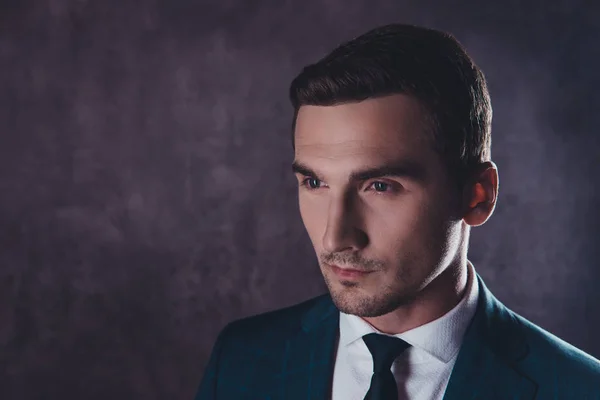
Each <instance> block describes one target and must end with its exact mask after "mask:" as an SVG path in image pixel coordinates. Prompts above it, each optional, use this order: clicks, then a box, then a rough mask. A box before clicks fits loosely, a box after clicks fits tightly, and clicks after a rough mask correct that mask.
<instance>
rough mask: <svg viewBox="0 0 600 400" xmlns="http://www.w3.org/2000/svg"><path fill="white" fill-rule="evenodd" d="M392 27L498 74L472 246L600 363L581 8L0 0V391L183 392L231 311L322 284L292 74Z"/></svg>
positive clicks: (590, 125) (592, 53)
mask: <svg viewBox="0 0 600 400" xmlns="http://www.w3.org/2000/svg"><path fill="white" fill-rule="evenodd" d="M471 3H472V4H471ZM481 3H484V4H486V5H485V6H483V5H481ZM393 21H404V22H411V23H417V24H423V25H426V26H430V27H435V28H440V29H445V30H449V31H451V32H453V33H454V34H455V35H456V36H457V38H458V39H459V40H460V41H462V42H463V44H464V45H465V46H466V47H467V49H468V50H469V52H470V53H471V54H472V56H473V57H474V59H475V60H476V62H477V63H478V64H479V65H480V66H481V67H482V68H483V70H484V71H485V73H486V75H487V77H488V80H489V84H490V90H491V94H492V102H493V105H494V125H493V159H494V161H495V162H496V163H497V165H498V167H499V172H500V194H499V203H498V206H497V208H496V211H495V214H494V215H493V217H492V219H491V220H490V221H489V222H488V223H487V224H486V225H484V226H482V227H479V228H475V229H474V230H473V231H472V238H471V247H470V251H469V258H470V259H471V260H472V261H473V263H474V264H475V266H476V268H477V269H478V271H479V272H480V274H481V275H482V276H483V277H484V279H486V281H487V283H488V285H489V287H490V288H491V289H492V290H493V291H494V292H495V293H496V295H497V296H498V297H499V298H500V299H501V300H503V301H504V302H505V303H506V304H507V305H509V306H511V307H512V308H514V309H515V310H516V311H518V312H520V313H521V314H522V315H524V316H525V317H527V318H529V319H531V320H533V321H534V322H536V323H538V324H540V325H541V326H543V327H545V328H546V329H549V330H550V331H552V332H554V333H555V334H557V335H559V336H561V337H563V338H565V339H566V340H568V341H570V342H572V343H573V344H575V345H577V346H579V347H581V348H583V349H584V350H586V351H588V352H590V353H591V354H593V355H595V356H596V357H600V344H599V342H598V340H597V338H598V337H600V294H599V291H598V289H597V282H598V280H599V279H600V268H599V265H598V256H600V250H599V248H600V239H599V235H600V211H599V206H600V191H599V189H598V187H597V184H598V183H597V182H598V175H599V174H600V139H599V135H598V129H597V127H598V125H599V124H600V113H598V108H599V107H600V94H599V91H598V88H599V86H600V74H599V73H598V71H600V47H599V46H598V44H597V43H598V41H599V40H600V27H599V21H600V13H599V10H598V6H596V5H594V2H592V1H589V2H584V1H573V0H571V1H567V0H565V1H553V2H552V1H529V2H524V1H523V2H520V1H515V0H512V1H502V2H497V1H494V2H491V1H487V2H479V1H475V0H473V1H472V2H449V1H446V0H439V1H433V0H429V1H420V2H409V1H392V0H387V1H373V0H362V1H343V0H329V1H325V0H322V1H271V2H255V1H242V0H239V1H232V0H228V1H224V0H221V1H213V2H202V1H199V0H198V1H191V0H185V1H184V0H147V1H142V2H134V1H129V0H128V1H124V0H110V1H109V0H106V1H94V2H92V1H87V0H46V1H44V0H38V1H33V0H30V1H23V0H8V1H7V0H3V1H2V2H0V398H2V399H65V400H66V399H83V398H85V399H88V400H95V399H108V398H110V399H149V400H152V399H190V398H191V397H192V396H193V393H194V392H195V390H196V387H197V385H198V383H199V380H200V377H201V375H202V372H203V369H204V366H205V364H206V361H207V357H208V354H209V352H210V349H211V347H212V344H213V341H214V339H215V337H216V334H217V332H218V331H219V330H220V329H221V328H222V327H223V326H224V325H225V324H226V323H227V322H228V321H230V320H232V319H235V318H238V317H242V316H247V315H250V314H254V313H258V312H262V311H267V310H270V309H274V308H279V307H283V306H287V305H291V304H293V303H295V302H299V301H302V300H304V299H307V298H309V297H311V296H314V295H317V294H319V293H322V292H324V291H325V290H326V288H325V286H324V284H323V283H322V278H321V275H320V273H319V271H318V268H317V265H316V258H315V255H314V253H313V250H312V247H311V245H310V242H309V240H308V236H307V235H306V233H305V232H304V228H303V226H302V222H301V220H300V217H299V214H298V211H297V198H296V188H295V178H294V177H293V175H292V174H291V170H290V163H291V161H292V156H293V153H292V149H291V145H290V137H289V124H290V118H291V115H292V110H291V108H290V106H289V104H288V100H287V89H288V85H289V83H290V81H291V79H292V78H293V77H294V76H295V74H296V73H297V72H299V70H300V69H301V67H302V66H303V65H304V64H306V63H308V62H310V61H313V60H316V59H317V58H319V57H321V56H322V55H324V54H325V52H327V51H328V50H330V49H331V48H332V47H333V46H335V45H336V44H338V43H339V42H341V41H343V40H346V39H349V38H350V37H353V36H355V35H358V34H360V33H362V32H364V31H365V30H367V29H369V28H371V27H374V26H376V25H379V24H383V23H388V22H393Z"/></svg>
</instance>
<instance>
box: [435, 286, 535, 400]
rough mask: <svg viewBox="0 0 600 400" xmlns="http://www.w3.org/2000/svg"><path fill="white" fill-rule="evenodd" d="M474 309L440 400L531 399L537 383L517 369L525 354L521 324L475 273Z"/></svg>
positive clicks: (526, 351) (526, 347)
mask: <svg viewBox="0 0 600 400" xmlns="http://www.w3.org/2000/svg"><path fill="white" fill-rule="evenodd" d="M477 277H478V282H479V288H480V290H479V302H478V305H477V312H476V313H475V317H474V318H473V321H472V322H471V325H470V326H469V329H468V330H467V332H466V334H465V338H464V341H463V345H462V346H461V349H460V352H459V354H458V359H457V360H456V364H455V366H454V369H453V371H452V375H451V376H450V381H449V383H448V387H447V389H446V393H445V395H444V400H475V399H486V400H488V399H515V400H517V399H519V400H530V399H533V398H534V396H535V393H536V390H537V384H536V383H535V382H533V381H531V380H530V379H529V378H528V377H527V376H525V375H523V374H521V373H520V372H519V370H518V363H519V361H520V360H522V359H523V358H524V357H525V356H526V355H527V353H528V346H527V342H526V340H525V337H524V335H523V333H522V330H521V326H520V324H519V323H518V321H517V320H516V319H515V318H514V317H513V316H512V314H511V313H510V312H509V311H508V310H507V309H506V307H504V306H503V305H502V304H501V303H500V302H499V301H498V300H497V299H496V298H495V297H494V296H493V295H492V293H491V292H490V291H489V290H488V289H487V287H486V286H485V284H484V283H483V280H482V279H481V277H480V276H479V275H478V276H477Z"/></svg>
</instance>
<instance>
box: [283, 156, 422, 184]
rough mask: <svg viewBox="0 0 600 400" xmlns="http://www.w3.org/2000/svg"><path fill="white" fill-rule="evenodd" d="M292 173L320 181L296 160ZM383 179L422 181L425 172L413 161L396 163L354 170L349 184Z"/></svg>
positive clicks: (308, 168) (312, 172)
mask: <svg viewBox="0 0 600 400" xmlns="http://www.w3.org/2000/svg"><path fill="white" fill-rule="evenodd" d="M292 171H293V172H294V173H297V174H301V175H304V176H310V177H313V178H316V179H319V180H322V178H321V177H320V176H319V174H318V173H317V172H315V171H314V170H313V169H312V168H310V167H309V166H308V165H306V164H303V163H302V162H300V161H297V160H294V162H293V163H292ZM383 177H397V178H408V179H410V180H413V181H423V180H424V177H425V170H424V168H423V167H422V165H421V164H418V163H416V162H413V161H396V162H391V163H385V164H383V165H379V166H376V167H370V168H365V169H359V170H354V171H352V172H351V173H350V181H351V182H362V181H366V180H369V179H373V178H383Z"/></svg>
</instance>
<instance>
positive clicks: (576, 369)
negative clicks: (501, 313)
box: [511, 312, 600, 390]
mask: <svg viewBox="0 0 600 400" xmlns="http://www.w3.org/2000/svg"><path fill="white" fill-rule="evenodd" d="M511 313H512V314H513V316H514V319H515V320H516V321H517V323H518V324H519V325H520V327H521V331H522V333H523V334H524V336H525V338H526V341H527V345H528V347H529V354H528V357H526V358H525V359H524V360H523V361H522V363H521V365H523V366H524V367H525V368H527V369H528V370H529V371H530V372H531V373H533V374H534V375H538V376H544V377H545V378H548V379H552V380H555V379H556V381H557V383H559V384H560V382H563V383H565V384H568V385H569V386H570V385H581V386H580V387H581V388H583V387H588V386H589V387H591V386H593V387H594V388H595V389H596V390H598V389H600V361H599V360H598V359H596V358H594V357H592V356H591V355H589V354H587V353H585V352H584V351H582V350H580V349H578V348H577V347H575V346H573V345H571V344H569V343H567V342H566V341H564V340H562V339H560V338H559V337H557V336H555V335H553V334H552V333H550V332H548V331H546V330H544V329H543V328H541V327H539V326H538V325H536V324H534V323H533V322H531V321H529V320H527V319H526V318H524V317H522V316H520V315H518V314H516V313H514V312H511ZM590 385H591V386H590Z"/></svg>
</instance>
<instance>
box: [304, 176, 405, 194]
mask: <svg viewBox="0 0 600 400" xmlns="http://www.w3.org/2000/svg"><path fill="white" fill-rule="evenodd" d="M320 184H321V181H320V180H319V179H317V178H312V177H308V178H305V179H303V180H302V181H301V182H300V186H303V187H305V188H306V189H307V190H310V191H314V190H317V189H319V188H320ZM371 187H373V189H374V191H375V192H376V193H382V194H383V193H391V192H394V191H396V190H397V188H396V187H395V186H394V185H393V184H391V183H388V182H383V181H373V182H371V183H370V184H369V185H368V186H367V188H371Z"/></svg>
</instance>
